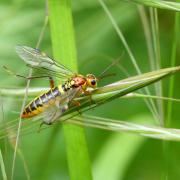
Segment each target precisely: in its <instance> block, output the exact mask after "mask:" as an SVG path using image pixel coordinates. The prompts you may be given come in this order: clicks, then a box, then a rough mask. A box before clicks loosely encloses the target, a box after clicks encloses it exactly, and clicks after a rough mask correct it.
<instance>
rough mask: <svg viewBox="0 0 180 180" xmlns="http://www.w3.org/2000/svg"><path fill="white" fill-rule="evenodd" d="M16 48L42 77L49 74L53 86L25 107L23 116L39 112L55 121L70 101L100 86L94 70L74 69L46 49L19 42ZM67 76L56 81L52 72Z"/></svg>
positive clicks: (49, 119) (48, 120) (45, 118)
mask: <svg viewBox="0 0 180 180" xmlns="http://www.w3.org/2000/svg"><path fill="white" fill-rule="evenodd" d="M16 52H17V53H18V55H19V56H20V57H21V58H22V59H23V60H24V61H25V63H26V64H27V65H28V66H30V67H33V68H35V69H39V70H40V72H41V73H42V76H41V77H49V79H50V89H49V90H48V91H47V92H45V93H43V94H41V95H40V96H38V97H36V98H35V99H34V100H32V101H31V102H30V103H29V104H28V105H27V106H26V107H25V109H24V111H23V113H22V115H21V117H22V118H30V117H34V116H37V115H39V114H42V115H43V123H45V124H52V123H53V122H54V121H55V120H56V119H57V118H59V117H60V116H61V115H62V114H63V113H64V112H65V111H66V110H67V109H68V104H69V103H70V102H71V101H73V99H74V98H75V97H77V96H79V95H81V94H82V93H86V92H87V88H93V89H94V88H96V86H97V81H98V78H96V77H95V76H94V75H93V74H88V75H86V76H83V75H81V74H76V73H73V72H72V71H71V70H69V69H68V68H66V67H65V66H64V65H62V64H60V63H57V62H56V61H55V60H53V59H52V58H50V57H48V56H47V55H46V54H45V53H42V52H40V51H39V50H38V49H34V48H31V47H27V46H17V47H16ZM54 75H56V76H58V77H60V78H61V80H62V79H64V80H65V81H64V83H63V84H60V85H58V86H55V85H54V81H53V79H52V76H54Z"/></svg>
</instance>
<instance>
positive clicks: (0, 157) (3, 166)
mask: <svg viewBox="0 0 180 180" xmlns="http://www.w3.org/2000/svg"><path fill="white" fill-rule="evenodd" d="M0 166H1V172H2V178H3V180H7V175H6V170H5V165H4V161H3V157H2V153H1V149H0Z"/></svg>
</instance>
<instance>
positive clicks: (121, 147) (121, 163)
mask: <svg viewBox="0 0 180 180" xmlns="http://www.w3.org/2000/svg"><path fill="white" fill-rule="evenodd" d="M144 141H145V138H143V137H140V136H136V135H131V134H122V133H121V134H117V133H116V134H113V135H111V136H110V138H109V139H108V140H107V141H106V143H105V145H103V147H102V148H101V150H100V152H99V154H98V156H97V157H96V159H95V162H94V164H93V174H94V179H95V180H99V179H103V180H108V179H109V177H111V179H113V180H122V179H125V177H124V176H125V173H126V171H127V170H128V167H129V165H130V164H131V162H132V161H133V159H134V157H135V156H136V155H137V153H138V151H139V149H140V148H141V147H142V145H143V143H144ZM110 162H111V163H110Z"/></svg>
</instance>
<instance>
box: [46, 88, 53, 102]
mask: <svg viewBox="0 0 180 180" xmlns="http://www.w3.org/2000/svg"><path fill="white" fill-rule="evenodd" d="M46 96H47V97H48V99H49V100H51V99H54V96H53V94H52V93H51V90H49V91H48V92H47V93H46Z"/></svg>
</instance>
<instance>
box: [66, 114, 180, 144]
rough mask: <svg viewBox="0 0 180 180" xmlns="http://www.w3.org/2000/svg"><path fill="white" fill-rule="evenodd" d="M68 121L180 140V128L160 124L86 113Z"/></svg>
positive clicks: (146, 118) (147, 119)
mask: <svg viewBox="0 0 180 180" xmlns="http://www.w3.org/2000/svg"><path fill="white" fill-rule="evenodd" d="M140 119H141V118H140ZM144 119H145V120H146V121H147V122H148V123H149V122H150V120H151V122H152V119H150V118H149V117H145V116H144ZM66 123H74V124H78V125H81V126H87V127H93V128H98V129H105V130H109V131H117V132H128V133H135V134H138V135H141V136H145V137H149V138H154V139H161V140H167V141H180V130H179V129H173V128H162V127H159V126H152V125H143V124H137V123H132V122H126V121H120V120H113V119H108V118H101V117H96V116H88V115H84V117H83V118H81V117H76V118H72V119H69V120H68V121H66Z"/></svg>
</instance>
